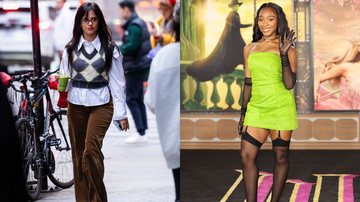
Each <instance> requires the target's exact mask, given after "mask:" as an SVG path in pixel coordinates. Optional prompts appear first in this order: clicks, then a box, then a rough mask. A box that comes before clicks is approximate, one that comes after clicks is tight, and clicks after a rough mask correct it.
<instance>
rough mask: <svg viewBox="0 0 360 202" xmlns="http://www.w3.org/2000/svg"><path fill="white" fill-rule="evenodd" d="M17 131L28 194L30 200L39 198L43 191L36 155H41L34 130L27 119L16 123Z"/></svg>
mask: <svg viewBox="0 0 360 202" xmlns="http://www.w3.org/2000/svg"><path fill="white" fill-rule="evenodd" d="M16 130H17V134H18V136H19V142H20V152H21V154H23V157H24V161H23V169H24V176H25V179H26V188H27V194H28V196H29V198H30V200H36V199H38V198H39V195H40V190H41V178H40V176H41V166H38V165H37V163H36V161H37V160H36V154H39V153H40V152H39V151H36V150H38V148H36V147H35V143H34V136H33V129H32V128H31V126H30V123H29V121H28V120H27V119H26V118H20V119H18V120H17V122H16Z"/></svg>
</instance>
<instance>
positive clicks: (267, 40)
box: [262, 35, 279, 42]
mask: <svg viewBox="0 0 360 202" xmlns="http://www.w3.org/2000/svg"><path fill="white" fill-rule="evenodd" d="M277 38H279V35H277V36H276V37H275V38H272V39H270V38H265V36H262V39H264V41H266V42H269V41H272V40H275V39H277Z"/></svg>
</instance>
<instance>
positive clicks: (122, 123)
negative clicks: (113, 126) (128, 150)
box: [119, 118, 129, 131]
mask: <svg viewBox="0 0 360 202" xmlns="http://www.w3.org/2000/svg"><path fill="white" fill-rule="evenodd" d="M119 123H120V126H121V128H122V129H123V131H127V130H129V122H128V120H127V118H126V119H122V120H119Z"/></svg>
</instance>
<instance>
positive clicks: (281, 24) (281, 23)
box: [252, 3, 290, 42]
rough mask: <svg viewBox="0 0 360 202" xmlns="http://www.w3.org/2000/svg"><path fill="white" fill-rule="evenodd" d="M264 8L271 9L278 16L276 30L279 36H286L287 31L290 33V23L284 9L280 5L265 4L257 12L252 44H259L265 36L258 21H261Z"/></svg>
mask: <svg viewBox="0 0 360 202" xmlns="http://www.w3.org/2000/svg"><path fill="white" fill-rule="evenodd" d="M264 8H271V10H273V11H274V12H275V13H276V15H277V29H276V34H277V35H280V36H284V33H285V32H286V31H287V32H289V31H290V29H289V27H288V22H287V20H286V16H285V13H284V11H283V9H282V8H281V7H280V6H279V5H277V4H275V3H264V4H262V5H261V6H260V8H259V9H258V10H257V12H256V17H255V20H254V28H253V40H252V42H257V41H258V40H260V39H261V38H262V36H263V34H262V32H261V31H260V29H259V25H258V20H259V15H260V12H261V10H262V9H264Z"/></svg>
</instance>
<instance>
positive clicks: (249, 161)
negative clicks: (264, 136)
mask: <svg viewBox="0 0 360 202" xmlns="http://www.w3.org/2000/svg"><path fill="white" fill-rule="evenodd" d="M251 138H253V137H251V136H250V135H249V134H248V133H247V132H246V131H245V133H244V134H243V137H242V139H241V160H242V164H243V176H244V182H245V195H246V201H247V202H255V201H256V200H257V187H258V177H259V170H258V166H257V163H256V158H257V154H258V152H259V149H260V146H261V143H260V142H258V141H256V139H254V138H253V139H251ZM254 140H255V141H254ZM255 142H256V143H255ZM254 143H255V144H254ZM259 144H260V145H259Z"/></svg>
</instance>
